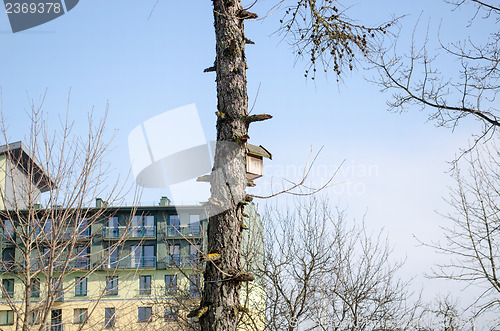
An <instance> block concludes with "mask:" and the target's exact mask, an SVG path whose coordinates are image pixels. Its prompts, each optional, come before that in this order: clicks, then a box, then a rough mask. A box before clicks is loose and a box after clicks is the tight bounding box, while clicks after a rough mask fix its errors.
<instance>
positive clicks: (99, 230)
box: [0, 144, 265, 331]
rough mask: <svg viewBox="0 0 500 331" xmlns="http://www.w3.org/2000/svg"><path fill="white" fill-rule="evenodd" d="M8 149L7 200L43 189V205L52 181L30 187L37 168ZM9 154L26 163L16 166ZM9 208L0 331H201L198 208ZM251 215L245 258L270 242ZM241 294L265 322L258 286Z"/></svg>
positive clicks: (3, 185)
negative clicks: (23, 330) (24, 329)
mask: <svg viewBox="0 0 500 331" xmlns="http://www.w3.org/2000/svg"><path fill="white" fill-rule="evenodd" d="M2 148H3V147H0V169H4V171H3V174H4V175H3V176H0V191H1V192H2V194H3V196H9V195H11V196H16V194H11V193H12V192H11V191H9V187H11V188H13V189H14V190H15V187H19V183H26V182H29V181H31V182H36V184H37V185H35V186H36V188H35V191H36V192H35V193H36V194H35V195H36V196H40V194H41V193H43V192H44V190H46V186H45V184H44V183H49V182H50V180H51V179H50V178H48V177H47V176H45V175H44V174H43V173H42V172H41V171H38V170H36V171H35V172H34V173H36V176H37V177H36V178H34V177H35V176H31V177H30V178H23V174H24V173H25V171H23V169H26V168H29V166H31V167H33V165H36V162H34V161H33V160H32V159H31V158H30V157H29V153H28V151H27V150H26V149H25V147H24V146H23V145H22V144H20V145H15V144H11V145H9V147H8V148H3V149H2ZM5 151H9V152H10V154H9V156H7V157H6V156H5V154H3V152H5ZM12 155H18V156H19V157H17V158H16V159H14V160H12V159H11V158H12V157H11V156H12ZM9 159H10V160H9ZM28 165H29V166H28ZM2 167H3V168H2ZM6 167H11V168H16V167H19V170H18V171H17V170H16V171H14V172H12V171H10V172H8V171H6V170H5V169H6ZM9 173H15V174H16V175H15V177H16V178H13V177H14V176H12V175H10V176H9V175H5V174H9ZM0 174H1V172H0ZM44 176H45V177H44ZM255 178H256V177H254V178H252V179H255ZM16 183H17V184H16ZM3 200H5V201H12V200H8V199H3ZM13 205H16V208H12V206H13ZM2 207H4V208H3V210H1V211H0V227H1V231H0V251H1V254H2V255H1V262H0V278H1V289H2V291H1V298H0V329H1V330H6V331H9V330H15V329H16V328H18V327H19V326H20V325H30V329H39V330H42V329H46V330H51V331H62V330H101V329H115V330H141V329H147V330H160V329H161V330H164V329H166V328H167V329H169V330H170V329H171V330H189V329H191V328H192V329H196V328H197V323H196V322H197V321H196V318H188V317H187V314H188V312H189V311H191V310H193V309H195V308H196V307H197V306H198V304H199V299H200V295H201V290H202V284H203V280H202V274H203V270H204V264H205V263H207V262H205V260H206V259H205V257H206V254H205V247H206V227H207V220H206V217H205V215H204V209H203V206H202V205H201V204H199V205H183V206H179V205H177V206H174V205H171V203H170V201H169V199H168V198H167V197H162V198H161V199H160V201H159V202H158V203H156V204H154V205H150V206H113V205H108V204H107V202H106V201H103V200H102V199H96V200H95V205H94V206H92V207H78V208H69V207H62V206H57V205H52V206H51V207H50V208H43V207H42V206H41V205H40V204H39V203H38V202H36V201H35V203H34V204H32V205H31V206H28V205H26V204H18V205H17V204H16V203H13V204H11V205H10V206H9V205H8V204H7V203H6V204H4V206H2ZM245 215H247V216H246V217H245V224H246V227H248V229H247V231H245V232H244V233H245V235H244V245H243V246H244V251H245V252H250V251H252V252H253V253H255V252H257V251H258V250H261V249H262V242H263V239H262V227H261V224H260V218H259V215H258V214H257V213H256V210H255V206H254V205H253V204H252V203H250V204H248V205H246V207H245ZM250 256H252V257H250ZM256 256H257V257H256ZM261 258H262V254H246V255H245V256H243V260H244V263H243V264H244V266H245V270H247V271H252V267H253V266H256V265H261V264H262V261H261ZM243 291H245V295H242V297H244V298H245V299H243V300H242V309H245V310H246V311H252V312H253V313H254V314H257V315H259V314H261V312H262V310H263V308H264V307H265V302H264V301H265V300H264V295H263V292H262V289H261V287H260V286H259V282H258V280H256V281H255V282H252V284H245V286H243ZM259 318H260V317H259ZM250 329H255V328H253V327H250Z"/></svg>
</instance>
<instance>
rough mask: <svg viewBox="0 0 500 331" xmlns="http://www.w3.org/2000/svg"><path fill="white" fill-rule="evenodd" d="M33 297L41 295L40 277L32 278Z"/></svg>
mask: <svg viewBox="0 0 500 331" xmlns="http://www.w3.org/2000/svg"><path fill="white" fill-rule="evenodd" d="M31 297H32V298H39V297H40V278H31Z"/></svg>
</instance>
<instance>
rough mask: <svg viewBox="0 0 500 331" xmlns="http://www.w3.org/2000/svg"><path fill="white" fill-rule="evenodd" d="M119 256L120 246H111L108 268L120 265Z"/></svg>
mask: <svg viewBox="0 0 500 331" xmlns="http://www.w3.org/2000/svg"><path fill="white" fill-rule="evenodd" d="M118 262H119V257H118V247H110V248H109V264H108V268H111V269H112V268H116V267H118Z"/></svg>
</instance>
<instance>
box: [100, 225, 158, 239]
mask: <svg viewBox="0 0 500 331" xmlns="http://www.w3.org/2000/svg"><path fill="white" fill-rule="evenodd" d="M102 236H103V237H104V238H105V239H122V238H126V239H148V238H150V239H155V238H156V226H134V227H127V226H118V227H104V228H103V229H102Z"/></svg>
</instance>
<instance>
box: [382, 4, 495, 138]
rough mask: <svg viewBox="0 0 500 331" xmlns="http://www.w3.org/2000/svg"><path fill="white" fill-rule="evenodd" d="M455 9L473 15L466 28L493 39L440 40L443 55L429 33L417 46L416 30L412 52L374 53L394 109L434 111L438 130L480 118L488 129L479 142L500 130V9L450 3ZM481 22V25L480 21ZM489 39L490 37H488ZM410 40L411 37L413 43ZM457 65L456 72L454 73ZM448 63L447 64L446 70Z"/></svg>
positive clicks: (394, 46) (393, 48)
mask: <svg viewBox="0 0 500 331" xmlns="http://www.w3.org/2000/svg"><path fill="white" fill-rule="evenodd" d="M446 2H448V3H450V4H451V5H452V6H453V7H454V8H455V9H456V8H457V7H460V9H464V10H470V13H471V14H470V17H471V19H470V21H469V22H464V24H468V25H473V24H475V23H481V24H486V23H489V27H490V28H493V29H492V30H490V31H487V32H488V35H487V37H488V38H487V40H486V41H485V42H482V43H481V42H480V41H478V40H473V39H471V38H470V37H468V38H465V39H464V40H461V41H460V40H457V41H450V42H449V41H442V40H441V41H440V51H439V50H437V51H436V50H435V47H434V46H432V43H431V38H430V36H429V34H427V35H426V36H425V38H424V39H423V42H422V43H421V44H420V43H418V42H417V38H418V37H419V36H420V35H419V34H418V32H419V31H422V30H423V29H422V28H421V27H419V26H418V24H417V26H415V29H414V31H413V34H412V36H411V45H410V46H409V49H408V51H404V50H401V49H400V45H401V44H402V45H405V41H404V40H402V39H403V38H402V37H401V36H400V38H399V39H400V40H399V41H397V42H390V45H389V46H382V47H381V48H380V49H379V51H378V52H374V53H372V55H374V58H372V62H373V64H374V65H375V67H376V68H377V69H378V71H379V73H380V75H379V78H378V79H376V82H377V83H378V84H379V85H380V86H381V87H382V88H383V90H386V91H390V92H393V99H392V100H391V101H389V102H388V105H389V107H390V109H391V110H395V111H400V112H402V111H406V110H408V109H411V107H413V106H416V107H417V108H420V109H421V110H426V111H428V112H429V115H428V118H429V120H430V121H434V122H435V123H436V125H437V126H444V127H451V128H454V127H455V126H456V125H458V123H459V122H461V121H462V120H463V119H464V118H475V119H476V120H479V121H480V122H481V123H482V124H483V130H482V132H481V133H480V134H478V136H477V137H476V141H478V140H481V138H483V137H488V135H489V134H493V132H494V131H495V130H496V129H497V128H498V127H500V113H499V109H498V107H497V106H496V104H495V97H496V95H497V93H498V92H499V91H500V85H499V84H498V79H499V74H500V71H499V67H498V65H499V61H500V57H499V54H500V52H499V49H500V48H499V42H500V34H499V33H498V31H497V30H498V29H496V28H495V26H496V24H498V22H499V21H498V19H499V17H500V16H499V15H500V7H499V6H498V4H497V3H493V2H491V1H476V0H471V1H465V0H456V1H455V0H453V1H446ZM476 21H480V22H476ZM483 36H484V34H483ZM408 39H410V38H408ZM453 63H455V64H456V67H454V68H453V70H452V71H451V72H449V71H447V72H443V71H442V70H440V69H441V68H449V67H450V66H452V64H453ZM444 64H445V65H444Z"/></svg>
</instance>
